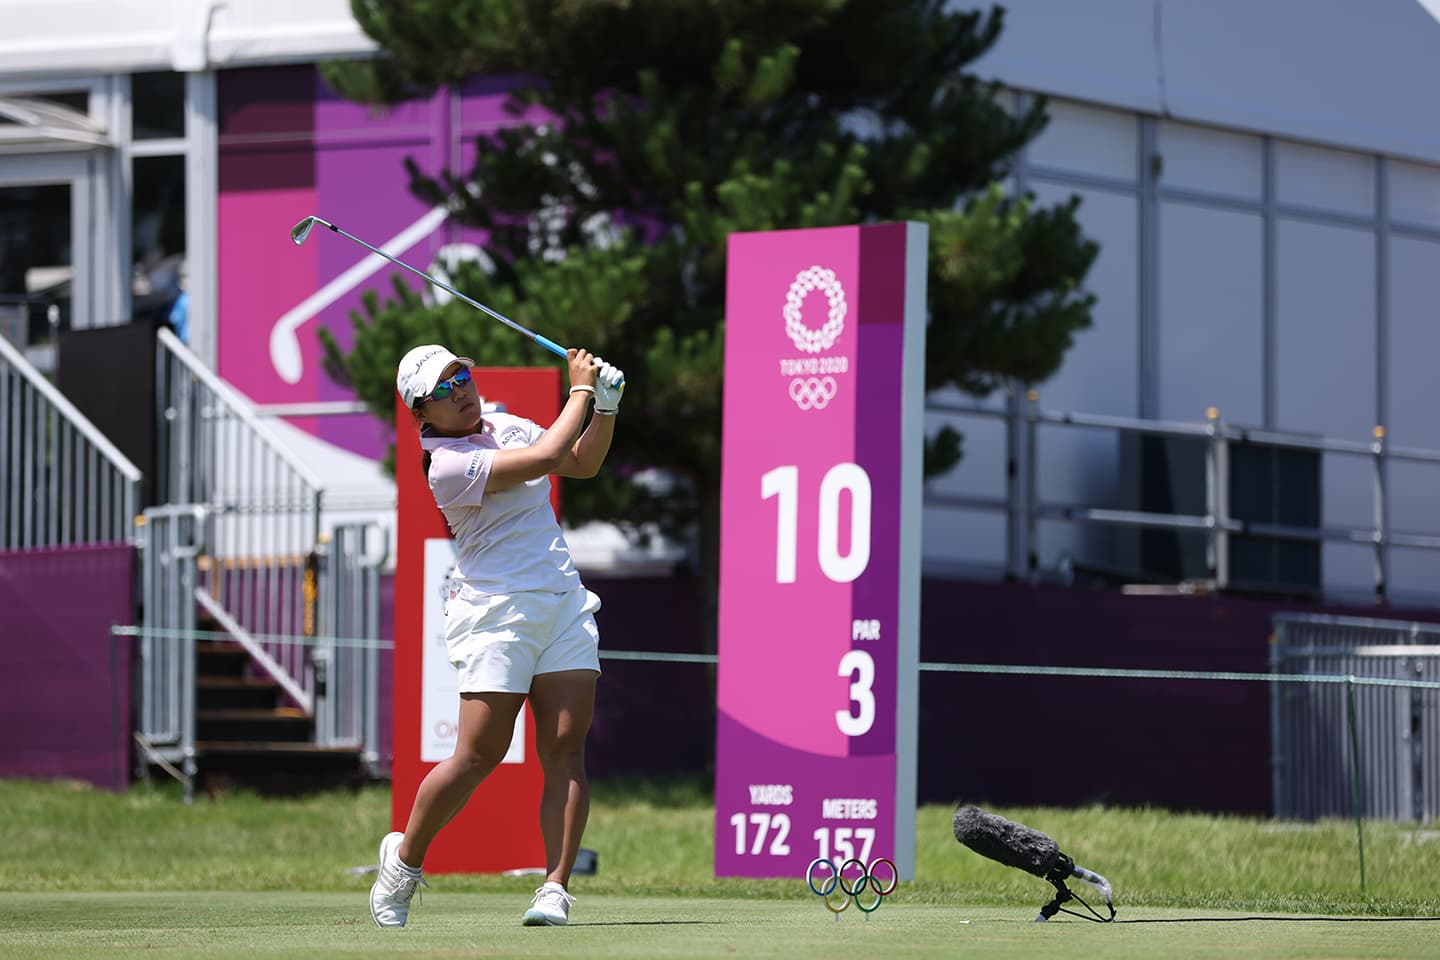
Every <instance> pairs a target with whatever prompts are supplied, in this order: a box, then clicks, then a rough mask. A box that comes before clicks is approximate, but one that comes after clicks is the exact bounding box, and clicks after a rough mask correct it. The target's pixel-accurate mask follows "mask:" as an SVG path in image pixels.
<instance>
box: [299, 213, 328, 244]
mask: <svg viewBox="0 0 1440 960" xmlns="http://www.w3.org/2000/svg"><path fill="white" fill-rule="evenodd" d="M317 224H318V225H319V226H322V227H328V226H330V224H328V223H326V222H325V221H324V220H321V219H320V218H319V217H306V218H305V219H304V220H301V221H300V222H299V223H297V224H295V226H294V227H292V228H291V229H290V239H291V240H293V241H295V246H297V247H298V246H300V245H301V244H303V243H304V242H305V238H306V237H308V236H310V231H311V230H314V229H315V227H316V225H317Z"/></svg>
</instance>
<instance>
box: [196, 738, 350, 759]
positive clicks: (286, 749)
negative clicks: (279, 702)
mask: <svg viewBox="0 0 1440 960" xmlns="http://www.w3.org/2000/svg"><path fill="white" fill-rule="evenodd" d="M195 750H196V752H198V753H206V754H227V753H228V754H236V753H249V754H255V753H262V754H267V755H271V756H274V755H277V754H290V755H295V756H301V755H304V756H319V757H336V758H348V757H357V756H359V755H360V750H359V748H358V747H322V746H320V745H319V744H315V743H291V742H288V741H280V740H196V741H195Z"/></svg>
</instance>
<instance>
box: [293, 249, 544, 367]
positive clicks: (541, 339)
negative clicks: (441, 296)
mask: <svg viewBox="0 0 1440 960" xmlns="http://www.w3.org/2000/svg"><path fill="white" fill-rule="evenodd" d="M321 225H322V226H326V227H329V228H330V229H331V230H332V231H334V232H335V233H338V234H340V236H342V237H344V238H345V239H347V240H353V241H354V242H355V243H358V244H360V246H362V247H364V248H365V249H366V250H369V251H370V252H371V253H373V254H375V255H377V256H381V257H384V258H385V259H386V260H389V261H390V262H391V263H393V264H395V266H397V267H404V268H405V269H406V270H409V271H410V272H411V273H413V274H415V276H417V277H419V278H420V279H422V280H424V281H426V282H428V283H431V284H434V285H435V286H437V287H439V288H440V289H441V290H444V291H445V292H446V293H448V294H450V295H451V296H453V297H457V298H458V299H460V300H463V301H465V302H466V303H468V304H470V306H472V307H474V308H475V309H477V310H480V311H482V312H483V313H487V314H489V315H490V316H492V317H494V318H495V319H496V320H499V321H500V322H501V323H503V324H505V325H506V326H507V327H510V328H511V329H512V330H515V331H517V332H519V333H523V334H524V335H525V336H527V337H529V338H530V339H531V340H533V341H534V342H535V343H538V344H539V345H540V346H542V347H544V348H545V349H546V350H549V351H550V352H551V353H553V354H555V355H556V356H559V357H564V356H567V354H566V352H565V348H564V347H562V346H560V345H559V344H558V343H556V342H555V341H553V340H550V339H549V338H547V337H542V336H541V335H540V334H538V333H536V332H535V331H534V330H530V329H527V328H526V327H524V326H522V325H520V324H518V323H516V322H515V321H514V320H511V319H510V318H509V317H507V316H505V315H503V314H501V313H497V312H496V311H494V310H491V309H490V308H489V307H487V306H485V304H483V303H481V302H480V301H479V300H475V299H473V298H471V297H467V296H466V295H465V294H463V293H461V292H460V291H459V290H456V289H455V288H454V287H452V286H450V284H448V283H445V282H444V281H443V280H439V279H437V278H435V277H432V276H430V274H428V273H426V272H425V271H424V270H419V269H416V268H415V267H412V266H410V264H408V263H406V262H405V261H404V260H401V259H400V258H399V257H394V256H391V255H390V254H388V253H386V252H385V251H384V250H381V249H380V248H379V247H377V246H374V245H373V244H369V243H366V242H365V241H364V240H361V239H360V238H359V237H357V236H355V234H353V233H349V232H348V231H345V230H341V229H340V228H339V227H337V226H335V224H333V223H327V222H325V221H321Z"/></svg>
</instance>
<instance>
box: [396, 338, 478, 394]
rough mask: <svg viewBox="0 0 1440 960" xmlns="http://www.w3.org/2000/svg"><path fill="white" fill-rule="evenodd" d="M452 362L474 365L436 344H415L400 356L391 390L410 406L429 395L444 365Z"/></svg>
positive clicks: (442, 371) (469, 360)
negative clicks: (398, 393) (413, 347)
mask: <svg viewBox="0 0 1440 960" xmlns="http://www.w3.org/2000/svg"><path fill="white" fill-rule="evenodd" d="M456 362H459V363H463V364H465V366H467V367H473V366H475V361H474V360H471V359H470V358H469V357H457V356H455V354H453V353H451V352H450V351H449V350H447V349H446V348H444V347H442V346H440V344H438V343H427V344H425V345H424V346H421V347H416V348H415V349H413V350H411V351H410V352H409V353H407V354H405V356H403V357H401V358H400V366H399V367H398V368H397V369H396V371H395V389H396V390H399V391H400V399H401V400H404V401H405V406H407V407H413V406H415V401H416V400H418V399H419V398H420V397H427V396H429V395H430V393H431V392H432V391H434V389H435V384H437V383H439V382H440V377H441V375H442V374H443V373H444V372H445V368H446V367H448V366H450V364H452V363H456Z"/></svg>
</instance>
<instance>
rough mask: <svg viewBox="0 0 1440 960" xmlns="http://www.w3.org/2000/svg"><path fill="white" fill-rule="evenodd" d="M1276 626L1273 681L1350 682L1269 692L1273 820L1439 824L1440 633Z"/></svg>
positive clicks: (1299, 623)
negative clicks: (1290, 677) (1329, 678)
mask: <svg viewBox="0 0 1440 960" xmlns="http://www.w3.org/2000/svg"><path fill="white" fill-rule="evenodd" d="M1274 626H1275V637H1274V641H1273V643H1272V644H1271V651H1270V667H1271V673H1272V674H1296V673H1299V674H1328V675H1333V676H1342V677H1347V678H1349V680H1348V681H1347V682H1346V683H1345V684H1343V685H1342V684H1333V683H1332V684H1310V683H1299V684H1297V683H1288V684H1280V683H1272V684H1271V692H1270V728H1271V741H1270V742H1271V775H1272V780H1273V784H1272V792H1273V798H1274V804H1275V815H1276V816H1277V817H1289V818H1298V819H1305V820H1314V819H1317V818H1319V817H1344V816H1352V815H1353V816H1355V817H1356V818H1363V817H1381V818H1386V819H1391V820H1402V821H1425V820H1435V819H1440V690H1437V689H1434V688H1435V685H1436V681H1437V680H1440V626H1437V625H1434V624H1421V623H1410V622H1402V621H1386V620H1373V619H1364V618H1358V617H1334V616H1324V615H1315V614H1277V615H1276V616H1275V617H1274ZM1358 678H1367V682H1363V683H1362V682H1357V680H1358ZM1417 682H1418V683H1417ZM1407 683H1411V684H1416V685H1413V686H1407ZM1420 683H1423V684H1425V685H1424V686H1420V685H1419V684H1420Z"/></svg>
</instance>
